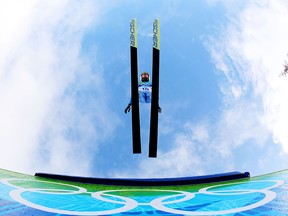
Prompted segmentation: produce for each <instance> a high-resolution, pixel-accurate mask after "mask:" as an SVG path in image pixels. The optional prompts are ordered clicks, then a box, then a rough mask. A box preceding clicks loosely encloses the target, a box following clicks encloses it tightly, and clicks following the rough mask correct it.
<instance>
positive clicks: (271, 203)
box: [0, 169, 288, 216]
mask: <svg viewBox="0 0 288 216" xmlns="http://www.w3.org/2000/svg"><path fill="white" fill-rule="evenodd" d="M287 198H288V170H283V171H279V172H275V173H270V174H266V175H261V176H256V177H250V176H249V173H247V172H245V173H241V172H231V173H224V174H216V175H209V176H198V177H184V178H162V179H120V178H116V179H111V178H110V179H106V178H83V177H73V176H64V175H54V174H45V173H36V174H35V175H34V176H31V175H25V174H21V173H15V172H11V171H8V170H4V169H0V215H11V216H12V215H37V216H42V215H43V216H44V215H288V201H287Z"/></svg>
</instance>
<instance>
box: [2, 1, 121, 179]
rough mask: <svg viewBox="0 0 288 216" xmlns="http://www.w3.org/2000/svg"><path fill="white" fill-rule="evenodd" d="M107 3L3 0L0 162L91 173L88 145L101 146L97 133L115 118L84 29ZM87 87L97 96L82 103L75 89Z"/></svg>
mask: <svg viewBox="0 0 288 216" xmlns="http://www.w3.org/2000/svg"><path fill="white" fill-rule="evenodd" d="M105 7H106V6H105V4H103V3H102V1H98V2H97V3H96V2H92V1H81V2H74V1H69V0H66V1H49V2H47V1H46V2H43V1H38V0H30V1H25V2H23V1H3V2H1V3H0V46H1V50H0V119H1V121H0V131H1V132H0V148H1V151H0V167H3V168H7V169H13V170H17V171H23V172H30V173H33V172H35V171H40V169H41V171H49V172H61V173H70V174H71V173H74V174H75V173H77V174H87V173H88V172H89V171H90V168H91V167H90V166H91V163H90V160H91V157H90V156H91V154H90V152H91V150H92V146H91V145H93V151H97V141H99V139H100V135H99V134H101V137H102V136H104V137H105V134H107V133H110V132H111V131H112V130H113V129H114V126H112V124H113V122H115V121H117V118H115V116H114V115H113V113H111V111H110V110H109V109H108V108H107V105H106V100H105V95H106V94H105V93H104V92H103V88H102V87H103V85H105V81H104V79H103V77H102V73H103V69H101V67H100V66H97V63H96V62H92V61H91V60H87V59H85V56H84V57H83V56H81V55H80V51H81V40H82V38H83V37H84V36H85V30H86V29H87V28H88V27H91V26H92V25H94V26H95V25H96V24H97V22H98V21H99V18H100V15H101V13H104V12H103V8H105ZM93 61H95V60H93ZM91 64H94V67H93V68H94V69H93V71H92V67H91ZM95 65H96V66H95ZM95 77H97V79H95ZM88 88H91V92H93V96H95V97H91V98H86V99H83V98H82V100H83V101H82V103H86V106H85V108H83V107H81V106H79V103H80V102H77V100H78V99H77V94H80V93H81V91H85V90H87V89H88ZM89 99H91V100H89ZM94 100H95V101H94ZM100 104H101V106H100ZM92 110H93V112H92ZM104 112H105V113H108V115H103V113H104ZM107 116H110V117H107ZM98 124H101V127H99V126H98ZM71 131H73V132H74V135H71V133H70V132H71ZM75 134H76V135H75ZM73 136H76V138H75V137H73Z"/></svg>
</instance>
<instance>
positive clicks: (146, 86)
mask: <svg viewBox="0 0 288 216" xmlns="http://www.w3.org/2000/svg"><path fill="white" fill-rule="evenodd" d="M138 92H139V102H140V103H151V93H152V83H151V82H139V84H138ZM131 103H132V98H131V99H130V104H131Z"/></svg>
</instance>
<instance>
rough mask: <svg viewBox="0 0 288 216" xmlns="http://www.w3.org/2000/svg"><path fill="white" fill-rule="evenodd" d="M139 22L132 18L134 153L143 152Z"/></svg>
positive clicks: (131, 57) (131, 59) (131, 56)
mask: <svg viewBox="0 0 288 216" xmlns="http://www.w3.org/2000/svg"><path fill="white" fill-rule="evenodd" d="M137 47H138V44H137V23H136V19H131V20H130V61H131V98H132V101H131V104H132V145H133V154H139V153H141V135H140V111H139V95H138V57H137Z"/></svg>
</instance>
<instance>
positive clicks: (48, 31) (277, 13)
mask: <svg viewBox="0 0 288 216" xmlns="http://www.w3.org/2000/svg"><path fill="white" fill-rule="evenodd" d="M0 4H1V6H0V8H1V9H0V14H1V15H0V17H1V19H0V46H1V51H0V56H1V57H0V119H1V121H0V128H1V133H0V146H1V152H0V167H1V168H5V169H11V170H15V171H20V172H26V173H32V174H33V173H35V172H52V173H61V174H69V175H84V176H98V177H100V176H101V177H173V176H193V175H204V174H213V173H221V172H228V171H235V170H238V171H250V172H251V174H252V175H259V174H263V173H267V172H272V171H277V170H281V169H286V168H288V160H287V159H286V158H288V157H287V153H288V137H287V132H286V130H285V128H287V122H288V114H287V108H288V102H287V100H286V98H287V94H288V85H287V78H286V77H279V74H280V72H281V70H282V69H283V63H284V61H285V60H287V58H288V57H287V55H286V53H287V50H288V42H287V37H288V31H287V30H286V29H285V28H284V26H285V25H286V23H285V22H286V20H287V19H288V17H287V16H288V15H287V14H288V3H287V2H286V1H284V0H274V1H268V0H267V1H255V0H249V1H245V2H244V1H241V2H240V1H236V0H206V1H200V0H199V1H184V0H183V1H181V0H178V1H175V0H156V1H154V0H153V1H152V0H149V1H141V0H139V1H132V0H117V1H116V0H115V1H109V2H107V1H104V0H103V1H101V0H98V1H88V0H87V1H81V2H76V1H72V0H67V1H61V2H59V1H44V2H43V1H39V0H29V1H25V3H24V2H22V1H3V2H1V3H0ZM131 18H136V19H137V22H138V43H139V49H138V57H139V60H138V61H139V73H140V72H141V71H151V63H152V47H151V46H152V22H153V20H154V18H159V19H160V21H161V65H160V105H161V107H162V109H163V112H162V113H161V114H160V116H159V145H158V147H159V148H158V158H157V159H153V158H152V159H151V158H148V138H149V137H148V134H149V131H148V130H149V120H150V113H149V112H150V106H149V105H147V104H141V105H140V108H141V129H142V134H141V135H142V149H143V153H142V154H141V155H133V154H132V143H131V115H130V114H128V115H125V114H124V108H125V107H126V105H127V103H128V102H129V99H130V62H129V60H130V56H129V49H130V48H129V20H130V19H131Z"/></svg>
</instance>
